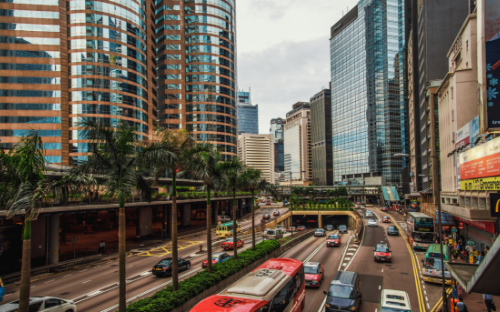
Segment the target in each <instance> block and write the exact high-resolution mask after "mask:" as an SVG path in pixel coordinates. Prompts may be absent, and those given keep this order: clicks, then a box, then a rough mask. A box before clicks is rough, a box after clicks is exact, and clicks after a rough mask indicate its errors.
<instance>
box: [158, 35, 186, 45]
mask: <svg viewBox="0 0 500 312" xmlns="http://www.w3.org/2000/svg"><path fill="white" fill-rule="evenodd" d="M164 40H181V36H180V35H162V36H160V37H158V38H156V45H158V43H159V42H162V41H164Z"/></svg>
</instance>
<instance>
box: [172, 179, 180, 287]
mask: <svg viewBox="0 0 500 312" xmlns="http://www.w3.org/2000/svg"><path fill="white" fill-rule="evenodd" d="M176 178H177V172H176V171H175V169H174V170H172V290H173V291H177V289H178V288H179V261H178V258H179V252H178V251H177V190H176V188H177V183H176Z"/></svg>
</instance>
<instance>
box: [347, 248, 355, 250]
mask: <svg viewBox="0 0 500 312" xmlns="http://www.w3.org/2000/svg"><path fill="white" fill-rule="evenodd" d="M347 250H350V251H356V250H357V249H356V248H349V249H347Z"/></svg>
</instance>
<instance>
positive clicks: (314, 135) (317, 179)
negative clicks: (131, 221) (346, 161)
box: [311, 89, 333, 185]
mask: <svg viewBox="0 0 500 312" xmlns="http://www.w3.org/2000/svg"><path fill="white" fill-rule="evenodd" d="M331 101H332V99H331V93H330V89H324V90H322V91H321V92H319V93H317V94H316V95H314V96H313V97H312V98H311V152H312V181H313V183H314V184H316V185H333V169H332V162H333V159H332V110H331V107H332V103H331Z"/></svg>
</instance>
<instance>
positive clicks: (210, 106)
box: [156, 0, 237, 156]
mask: <svg viewBox="0 0 500 312" xmlns="http://www.w3.org/2000/svg"><path fill="white" fill-rule="evenodd" d="M156 3H157V6H156V36H157V40H156V41H157V54H158V55H157V61H158V64H157V71H158V74H157V77H158V92H159V95H158V102H159V103H158V120H159V123H160V125H164V126H166V127H168V128H185V129H187V130H188V131H190V132H191V133H192V135H193V136H194V137H195V138H196V139H197V140H198V141H206V142H209V143H212V144H213V145H214V146H215V147H216V148H217V149H218V150H220V151H221V152H222V154H224V155H227V156H236V153H237V151H236V109H235V108H236V58H235V42H236V40H235V33H236V32H235V25H236V21H235V3H234V0H185V1H172V0H163V1H156ZM183 76H184V77H183Z"/></svg>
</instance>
